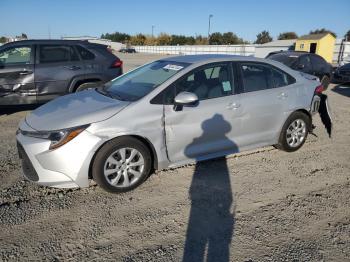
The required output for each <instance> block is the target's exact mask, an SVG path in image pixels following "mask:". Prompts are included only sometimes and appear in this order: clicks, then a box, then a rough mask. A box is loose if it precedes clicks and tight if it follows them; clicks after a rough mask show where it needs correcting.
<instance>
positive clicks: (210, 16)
mask: <svg viewBox="0 0 350 262" xmlns="http://www.w3.org/2000/svg"><path fill="white" fill-rule="evenodd" d="M212 17H213V15H209V25H208V44H209V39H210V19H211V18H212Z"/></svg>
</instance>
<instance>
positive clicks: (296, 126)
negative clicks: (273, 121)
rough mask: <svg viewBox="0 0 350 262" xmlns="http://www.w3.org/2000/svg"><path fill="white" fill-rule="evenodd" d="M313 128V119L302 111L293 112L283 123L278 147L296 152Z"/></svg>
mask: <svg viewBox="0 0 350 262" xmlns="http://www.w3.org/2000/svg"><path fill="white" fill-rule="evenodd" d="M310 128H311V119H310V117H309V116H307V115H306V114H304V113H302V112H299V111H297V112H294V113H292V114H291V115H290V116H289V117H288V119H287V120H286V122H285V123H284V125H283V128H282V131H281V134H280V137H279V141H278V144H277V145H276V147H277V148H279V149H281V150H284V151H287V152H294V151H297V150H298V149H299V148H301V147H302V146H303V144H304V143H305V140H306V138H307V135H308V133H309V130H310Z"/></svg>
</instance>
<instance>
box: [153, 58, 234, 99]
mask: <svg viewBox="0 0 350 262" xmlns="http://www.w3.org/2000/svg"><path fill="white" fill-rule="evenodd" d="M229 70H230V67H229V66H228V65H227V64H220V65H219V64H217V65H209V66H205V67H201V68H197V69H194V70H193V71H192V72H190V73H188V74H187V75H185V76H184V77H182V78H181V79H180V80H178V81H176V82H175V83H174V84H172V85H171V86H169V87H168V88H167V89H165V90H164V91H163V92H162V93H160V94H159V95H158V96H157V97H156V98H155V99H154V100H153V101H152V103H154V104H161V103H164V104H167V105H171V104H173V103H174V98H175V96H176V95H177V94H179V93H181V92H184V91H186V92H191V93H194V94H196V95H197V96H198V99H199V100H206V99H212V98H218V97H223V96H228V95H232V94H233V91H234V86H233V85H232V83H233V81H231V77H230V73H229V72H230V71H229Z"/></svg>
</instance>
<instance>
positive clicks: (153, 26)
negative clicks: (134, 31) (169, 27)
mask: <svg viewBox="0 0 350 262" xmlns="http://www.w3.org/2000/svg"><path fill="white" fill-rule="evenodd" d="M153 31H154V25H152V38H153V33H154V32H153Z"/></svg>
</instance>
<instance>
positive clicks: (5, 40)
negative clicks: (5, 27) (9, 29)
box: [0, 36, 7, 44]
mask: <svg viewBox="0 0 350 262" xmlns="http://www.w3.org/2000/svg"><path fill="white" fill-rule="evenodd" d="M6 42H7V38H6V37H4V36H2V37H0V43H2V44H5V43H6Z"/></svg>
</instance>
